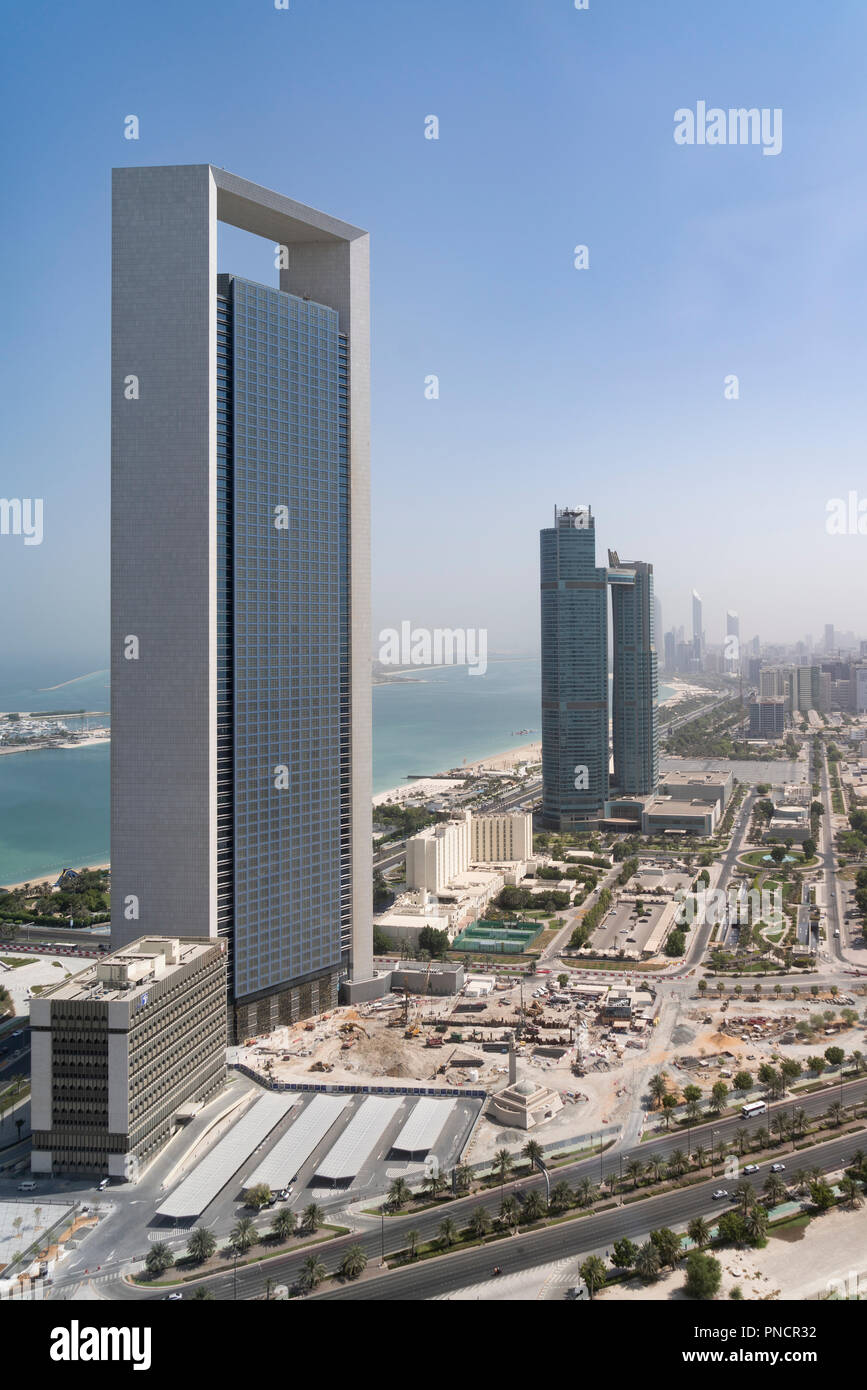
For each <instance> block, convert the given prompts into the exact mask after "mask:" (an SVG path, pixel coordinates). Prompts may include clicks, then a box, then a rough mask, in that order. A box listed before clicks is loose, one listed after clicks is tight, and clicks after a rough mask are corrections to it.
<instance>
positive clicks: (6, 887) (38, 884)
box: [0, 861, 111, 925]
mask: <svg viewBox="0 0 867 1390" xmlns="http://www.w3.org/2000/svg"><path fill="white" fill-rule="evenodd" d="M71 867H72V866H71V865H69V864H61V866H60V868H59V869H55V870H54V871H53V872H51V873H48V874H44V873H43V874H40V875H39V877H38V878H23V879H22V880H21V882H20V883H0V892H5V893H12V892H14V890H15V889H16V888H23V887H24V885H25V884H29V885H30V887H31V888H42V887H43V886H44V885H45V884H47V885H48V886H49V887H51V885H52V884H53V883H56V882H57V880H58V879H59V878H60V875H61V874H62V873H63V870H64V869H69V868H71ZM110 868H111V864H110V863H109V862H108V861H106V862H105V863H104V864H81V865H79V868H78V872H80V871H81V869H110ZM58 925H60V924H59V923H58Z"/></svg>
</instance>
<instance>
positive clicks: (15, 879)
mask: <svg viewBox="0 0 867 1390" xmlns="http://www.w3.org/2000/svg"><path fill="white" fill-rule="evenodd" d="M407 675H408V678H407V679H405V680H400V681H391V682H388V683H387V684H384V685H376V686H374V688H373V792H374V795H377V794H378V793H379V792H383V791H387V790H389V789H390V788H392V787H397V786H400V785H401V784H402V783H403V782H404V781H405V779H406V778H407V777H408V776H410V775H412V774H416V775H417V774H419V773H421V774H424V773H428V774H429V773H435V772H442V771H444V770H445V769H447V768H454V767H460V766H461V765H462V764H463V763H464V762H468V763H471V762H476V761H478V760H479V759H481V758H486V757H491V756H493V755H494V754H495V753H504V752H506V751H507V750H508V749H510V748H520V747H522V746H523V745H524V744H527V743H533V742H538V741H539V740H540V739H541V708H540V695H539V658H538V657H515V658H503V659H489V663H488V669H487V671H486V673H485V674H484V675H483V676H471V675H470V674H469V671H468V668H467V667H458V666H445V667H440V668H437V669H425V670H419V671H413V672H410V673H407ZM671 694H672V689H671V687H669V686H660V691H659V698H660V700H665V699H667V698H668V697H669V695H671ZM108 708H109V686H108V672H107V671H96V672H88V673H86V674H85V675H82V676H78V677H75V678H73V679H70V680H65V681H62V682H61V683H60V684H58V683H57V682H53V683H52V686H51V687H50V688H49V687H47V686H46V685H43V684H41V683H40V685H39V687H37V686H36V685H33V686H28V685H27V683H26V681H23V680H20V681H16V682H10V681H7V682H6V683H5V684H2V683H0V711H2V712H9V711H21V710H32V711H34V712H37V711H48V710H50V711H54V710H94V711H102V710H107V709H108ZM64 722H65V723H67V724H68V725H69V727H71V728H73V727H77V726H78V725H79V723H80V721H79V720H78V719H73V718H71V717H70V718H67V719H65V720H64ZM88 722H89V723H99V724H106V723H108V722H109V721H108V719H107V718H101V719H98V720H94V719H91V720H89V721H88ZM109 767H110V746H109V745H108V744H107V743H103V744H95V745H93V746H92V747H89V748H63V749H53V748H50V749H40V750H34V751H32V752H25V753H9V754H4V755H3V756H0V884H7V883H21V882H24V881H26V880H28V879H35V878H41V877H44V876H47V875H48V874H52V873H54V872H55V871H56V870H59V869H61V868H64V867H66V866H67V865H69V866H71V867H74V868H81V867H82V866H85V865H94V864H104V863H107V862H108V861H109V858H110V850H109Z"/></svg>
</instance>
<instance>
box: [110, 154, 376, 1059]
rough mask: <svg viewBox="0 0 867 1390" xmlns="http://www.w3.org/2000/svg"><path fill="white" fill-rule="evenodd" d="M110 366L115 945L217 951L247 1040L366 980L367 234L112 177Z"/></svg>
mask: <svg viewBox="0 0 867 1390" xmlns="http://www.w3.org/2000/svg"><path fill="white" fill-rule="evenodd" d="M220 221H222V222H225V223H230V224H231V225H233V226H235V227H239V228H241V229H242V230H244V231H247V232H252V233H255V234H258V235H259V236H262V237H264V238H266V239H267V240H268V241H269V242H270V243H271V244H272V245H273V248H274V256H275V265H279V267H280V276H279V288H277V287H272V286H267V285H259V284H253V283H251V282H249V281H247V280H243V279H241V278H239V277H236V276H233V275H229V274H227V275H220V276H218V275H217V263H216V262H217V255H216V253H217V224H218V222H220ZM112 371H113V382H112V742H113V748H112V888H113V894H112V897H113V919H112V939H113V944H114V945H115V946H122V945H124V944H125V943H126V942H128V941H129V940H131V939H133V938H135V937H140V936H142V935H143V934H151V933H160V934H165V933H167V932H170V931H178V932H182V933H183V935H184V936H193V937H215V936H220V937H222V938H224V939H225V941H226V945H227V955H228V968H229V996H230V1003H231V1025H232V1029H233V1031H234V1032H235V1033H236V1034H239V1035H241V1036H243V1035H245V1034H250V1033H258V1032H263V1031H265V1030H267V1029H268V1028H271V1027H273V1026H275V1025H276V1024H277V1023H281V1022H288V1021H291V1020H294V1019H296V1018H300V1017H304V1016H306V1015H307V1014H310V1013H313V1012H316V1011H318V1010H321V1009H323V1008H328V1007H330V1006H332V1005H333V1003H334V1002H336V998H337V990H338V985H339V982H340V981H341V980H343V979H352V980H354V981H356V982H357V981H359V980H362V979H367V978H369V977H370V976H371V975H372V922H371V914H372V904H371V897H370V882H371V788H370V778H371V770H370V743H371V737H370V656H371V641H370V612H369V461H368V455H369V327H368V238H367V235H366V234H365V233H364V232H362V231H360V230H359V229H358V228H356V227H351V226H349V225H348V224H346V223H344V222H339V221H337V220H336V219H335V218H332V217H329V216H326V215H325V214H323V213H320V212H316V211H314V210H312V209H310V208H306V207H303V206H302V205H301V204H298V203H295V202H293V201H292V200H291V199H289V198H285V197H283V196H282V195H280V194H276V193H273V192H270V191H269V190H267V189H263V188H259V187H257V186H256V185H255V184H251V183H248V182H247V181H246V180H244V179H240V178H237V177H236V176H235V175H232V174H228V173H226V172H225V171H224V170H222V169H217V168H214V167H213V166H210V165H190V166H179V167H169V168H139V169H122V170H116V171H115V175H114V212H113V300H112Z"/></svg>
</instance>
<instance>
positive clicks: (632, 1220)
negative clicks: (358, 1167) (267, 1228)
mask: <svg viewBox="0 0 867 1390" xmlns="http://www.w3.org/2000/svg"><path fill="white" fill-rule="evenodd" d="M863 1148H864V1137H863V1135H859V1134H853V1135H847V1136H844V1137H843V1138H840V1139H834V1140H831V1141H830V1142H829V1143H826V1144H822V1145H819V1146H817V1147H816V1148H813V1149H811V1150H809V1151H808V1152H806V1151H805V1152H803V1153H801V1154H799V1155H798V1156H797V1165H796V1166H797V1167H798V1168H801V1167H803V1168H806V1167H807V1166H808V1165H809V1166H810V1167H811V1168H812V1167H821V1168H823V1169H824V1170H825V1171H829V1170H834V1169H836V1168H840V1167H845V1166H846V1164H847V1163H848V1162H850V1161H851V1159H852V1157H853V1155H854V1154H855V1153H856V1152H857V1151H858V1150H859V1149H862V1150H863ZM794 1167H795V1165H794V1164H793V1170H794ZM767 1175H768V1164H766V1163H765V1164H763V1165H762V1168H761V1171H760V1172H758V1173H756V1174H754V1175H752V1176H749V1177H747V1178H746V1181H747V1182H750V1183H751V1184H752V1186H753V1188H754V1189H755V1190H756V1192H759V1193H760V1192H761V1187H762V1184H763V1183H764V1181H765V1179H766V1178H767ZM719 1186H720V1180H719V1179H712V1180H708V1181H707V1182H701V1183H696V1184H695V1185H693V1186H692V1187H688V1188H679V1189H677V1190H676V1191H674V1192H667V1193H665V1194H664V1195H663V1196H661V1197H650V1198H648V1199H647V1200H645V1201H640V1202H634V1203H632V1204H631V1205H626V1206H622V1207H617V1208H615V1209H612V1210H609V1211H604V1212H598V1213H596V1214H594V1215H593V1216H587V1217H583V1218H579V1219H577V1220H575V1221H566V1222H561V1223H560V1224H558V1225H556V1226H549V1227H547V1228H543V1229H542V1230H540V1231H538V1232H530V1233H527V1234H524V1235H517V1236H511V1237H506V1238H504V1239H502V1240H497V1241H494V1242H493V1243H491V1244H489V1245H485V1246H476V1247H474V1248H473V1249H471V1250H466V1251H463V1252H461V1253H457V1254H454V1255H450V1256H446V1257H444V1258H437V1259H435V1260H430V1261H421V1262H416V1263H414V1264H412V1265H408V1266H407V1267H406V1268H405V1269H398V1270H392V1271H389V1272H387V1273H386V1272H383V1273H381V1274H377V1275H376V1276H375V1277H373V1278H369V1279H364V1280H362V1281H361V1282H358V1283H351V1282H348V1281H347V1282H344V1283H341V1284H339V1285H338V1287H336V1288H333V1289H329V1290H327V1291H325V1292H322V1293H319V1294H313V1295H311V1297H312V1298H313V1299H314V1300H315V1301H316V1302H319V1301H320V1300H331V1299H364V1300H372V1299H384V1300H387V1301H401V1302H412V1301H418V1300H424V1299H430V1298H435V1297H437V1296H438V1295H442V1294H447V1293H449V1292H451V1291H452V1290H454V1289H459V1288H465V1287H466V1286H467V1285H468V1284H474V1283H477V1282H482V1281H485V1280H488V1279H490V1277H491V1272H492V1269H493V1266H494V1265H495V1264H496V1265H499V1267H500V1268H501V1269H502V1272H503V1274H506V1275H508V1274H516V1273H518V1272H519V1271H521V1270H526V1269H533V1268H534V1267H535V1266H537V1265H544V1264H549V1263H551V1262H553V1261H555V1260H563V1259H567V1258H569V1257H574V1256H579V1255H590V1254H594V1253H598V1254H601V1255H603V1256H605V1254H606V1253H607V1252H608V1251H609V1250H610V1249H611V1246H612V1245H613V1243H614V1241H615V1240H621V1239H623V1238H624V1237H626V1238H628V1239H630V1240H633V1241H635V1243H636V1244H639V1243H641V1242H642V1241H644V1240H646V1238H647V1236H648V1235H649V1233H650V1231H652V1230H656V1229H657V1228H658V1227H660V1226H680V1225H683V1224H684V1223H685V1222H688V1221H691V1220H692V1218H693V1217H695V1216H704V1217H707V1218H711V1217H713V1216H719V1215H720V1214H721V1213H722V1212H723V1211H727V1210H730V1209H731V1206H732V1203H730V1202H725V1201H723V1202H719V1201H714V1199H713V1196H712V1193H713V1192H714V1190H715V1189H716V1188H718V1187H719ZM723 1186H724V1187H727V1188H728V1189H729V1190H731V1189H732V1188H733V1187H734V1186H735V1183H734V1182H732V1181H730V1180H726V1181H725V1182H724V1183H723Z"/></svg>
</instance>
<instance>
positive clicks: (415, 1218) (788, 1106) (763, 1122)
mask: <svg viewBox="0 0 867 1390" xmlns="http://www.w3.org/2000/svg"><path fill="white" fill-rule="evenodd" d="M841 1093H842V1097H843V1099H844V1100H845V1101H846V1102H847V1103H848V1104H852V1103H854V1102H855V1101H858V1102H861V1101H863V1100H864V1099H865V1098H867V1078H862V1079H859V1080H856V1081H849V1082H846V1083H845V1085H844V1086H843V1087H842V1091H841V1088H840V1087H832V1088H828V1089H827V1090H825V1091H821V1092H818V1093H814V1094H812V1095H809V1096H803V1097H795V1098H789V1099H787V1100H785V1101H781V1102H778V1103H777V1104H775V1105H771V1106H769V1107H768V1111H767V1112H766V1113H765V1114H763V1115H760V1116H758V1117H757V1118H755V1119H753V1120H744V1119H743V1117H742V1116H741V1115H733V1116H730V1117H729V1118H727V1119H722V1120H717V1121H715V1122H713V1123H711V1124H705V1125H698V1126H695V1127H693V1128H692V1130H691V1131H688V1132H687V1134H684V1133H683V1131H679V1132H677V1133H675V1134H663V1135H660V1136H659V1137H658V1138H655V1139H650V1140H648V1141H647V1142H646V1143H644V1144H640V1145H638V1146H637V1147H636V1148H634V1149H633V1150H631V1151H629V1150H627V1151H625V1152H622V1153H621V1152H619V1151H618V1152H617V1153H616V1154H615V1153H614V1152H612V1151H610V1150H609V1151H608V1152H607V1153H606V1154H603V1155H601V1156H599V1157H594V1158H588V1159H582V1160H580V1161H579V1162H577V1163H571V1164H567V1165H564V1166H563V1167H562V1168H557V1169H556V1170H552V1174H551V1176H552V1179H553V1182H555V1183H556V1182H561V1181H565V1182H568V1183H569V1184H570V1185H571V1186H573V1187H574V1186H575V1185H576V1184H577V1183H578V1182H580V1180H581V1179H582V1178H585V1177H586V1178H590V1180H591V1181H592V1182H593V1183H594V1184H596V1183H599V1182H600V1181H602V1180H603V1179H604V1178H606V1177H608V1176H611V1175H617V1176H619V1175H620V1173H621V1170H622V1171H623V1172H624V1173H625V1172H626V1168H627V1164H628V1163H629V1160H630V1159H631V1158H633V1157H634V1158H637V1159H638V1160H640V1161H641V1162H642V1163H643V1164H647V1162H648V1161H649V1160H650V1159H651V1158H665V1157H667V1156H668V1155H670V1154H672V1153H673V1152H674V1151H675V1150H676V1149H681V1150H682V1151H684V1152H691V1151H692V1150H693V1149H695V1147H696V1146H697V1145H698V1144H703V1145H704V1147H705V1149H709V1148H710V1147H711V1144H713V1145H714V1146H715V1147H718V1146H719V1143H720V1141H721V1140H734V1138H735V1136H736V1133H737V1131H738V1130H739V1129H745V1130H747V1132H748V1133H752V1132H754V1131H755V1130H757V1129H760V1128H764V1127H765V1126H767V1125H768V1124H769V1123H770V1122H771V1121H772V1119H773V1117H774V1115H776V1114H777V1113H779V1112H784V1113H789V1112H791V1111H792V1110H793V1109H803V1110H804V1111H805V1112H806V1114H807V1115H808V1116H815V1115H821V1114H823V1113H824V1112H825V1111H826V1110H827V1109H828V1106H829V1105H830V1104H831V1102H832V1101H833V1100H836V1099H837V1098H838V1097H839V1096H840V1095H841ZM853 1141H854V1142H853V1144H852V1152H854V1150H855V1149H856V1148H858V1147H862V1148H867V1141H865V1138H864V1136H863V1135H861V1136H853ZM812 1152H813V1151H812V1150H804V1151H802V1152H801V1153H799V1154H798V1155H797V1159H796V1160H795V1159H792V1160H791V1161H792V1163H793V1165H794V1166H796V1167H806V1166H807V1165H808V1164H812V1162H813V1159H812ZM766 1174H767V1162H765V1163H763V1165H762V1174H761V1176H762V1178H764V1176H766ZM542 1186H543V1184H542V1178H541V1177H540V1176H538V1175H537V1176H534V1177H532V1178H523V1179H520V1180H518V1181H516V1182H512V1183H507V1184H506V1187H505V1191H507V1192H512V1193H521V1192H525V1191H527V1190H529V1189H531V1188H539V1189H540V1190H541V1189H542ZM702 1186H718V1183H716V1182H712V1181H711V1179H708V1183H707V1184H703V1185H702ZM694 1190H697V1188H696V1189H680V1190H679V1192H678V1193H676V1194H673V1195H674V1197H675V1198H676V1199H683V1200H686V1199H687V1197H688V1193H691V1192H692V1191H694ZM665 1200H667V1197H665V1198H652V1199H648V1201H653V1202H658V1201H665ZM500 1202H501V1194H500V1189H499V1187H496V1188H493V1189H491V1190H490V1191H489V1192H486V1193H482V1194H476V1195H474V1196H471V1197H464V1198H461V1199H460V1200H458V1201H454V1202H449V1203H448V1204H445V1205H442V1206H437V1207H436V1208H434V1209H432V1210H429V1211H421V1212H416V1213H413V1214H411V1215H409V1216H402V1217H391V1218H388V1219H387V1220H386V1221H385V1222H384V1226H383V1227H382V1228H380V1227H374V1228H373V1229H368V1230H365V1231H355V1232H353V1233H352V1234H351V1235H348V1236H341V1237H338V1238H337V1239H336V1240H333V1241H328V1242H326V1243H324V1244H323V1245H321V1246H318V1247H316V1253H317V1255H319V1257H320V1258H321V1259H322V1262H323V1264H324V1265H325V1267H326V1269H327V1270H328V1271H329V1272H333V1271H334V1270H335V1269H336V1268H337V1266H338V1264H339V1263H340V1259H341V1258H342V1255H343V1253H344V1251H345V1250H346V1248H347V1246H349V1245H355V1244H358V1245H361V1246H362V1248H363V1249H364V1250H365V1251H366V1252H367V1254H368V1256H369V1258H370V1259H371V1260H372V1259H374V1258H378V1257H379V1255H380V1253H381V1249H382V1242H383V1237H384V1248H385V1251H386V1253H387V1254H388V1253H393V1252H395V1251H397V1250H400V1249H402V1248H403V1247H404V1246H405V1244H406V1233H407V1231H409V1230H416V1231H418V1233H419V1241H420V1242H424V1241H425V1240H430V1239H432V1238H433V1237H434V1236H435V1235H436V1233H437V1230H438V1228H439V1225H440V1222H441V1221H442V1220H443V1219H444V1218H445V1217H446V1216H448V1217H451V1219H452V1220H453V1221H454V1222H455V1223H456V1225H458V1226H460V1225H462V1224H466V1221H467V1220H468V1218H469V1216H470V1214H471V1213H472V1212H473V1211H475V1210H476V1209H477V1208H478V1207H484V1208H485V1210H486V1211H488V1212H489V1213H490V1215H491V1216H496V1215H497V1213H498V1212H499V1210H500ZM639 1205H642V1206H645V1205H646V1203H641V1204H639ZM630 1210H631V1208H630V1207H628V1206H627V1207H624V1208H623V1209H622V1210H621V1209H619V1208H618V1212H619V1216H615V1217H614V1220H615V1223H616V1222H618V1221H619V1220H620V1219H621V1218H624V1219H625V1217H624V1213H627V1212H629V1211H630ZM695 1214H696V1212H695V1211H694V1210H692V1209H690V1210H689V1211H688V1212H687V1215H686V1216H685V1217H682V1218H679V1219H683V1220H688V1219H689V1217H690V1216H693V1215H695ZM600 1215H601V1214H600ZM329 1219H330V1220H332V1221H335V1222H339V1221H340V1219H341V1218H340V1214H339V1213H335V1214H334V1215H333V1216H330V1217H329ZM591 1219H593V1220H595V1219H596V1218H590V1217H586V1218H582V1219H581V1220H580V1221H579V1222H578V1224H579V1225H580V1226H581V1227H582V1230H583V1229H584V1228H585V1225H586V1223H587V1222H589V1221H590V1220H591ZM345 1224H348V1223H345ZM570 1224H571V1223H566V1224H565V1225H558V1226H557V1227H555V1228H553V1231H552V1234H553V1233H555V1232H563V1231H565V1230H567V1229H568V1226H569V1225H570ZM652 1224H654V1225H658V1224H660V1221H657V1220H655V1221H654V1222H653V1223H652ZM615 1229H616V1231H617V1234H618V1235H621V1234H628V1232H627V1231H624V1230H622V1229H621V1228H620V1225H615ZM591 1248H593V1247H591ZM510 1249H511V1246H510ZM309 1253H310V1251H309V1250H307V1251H304V1250H299V1251H297V1252H295V1253H292V1254H289V1255H285V1256H280V1257H278V1258H275V1259H271V1260H268V1261H267V1262H266V1264H265V1265H264V1266H261V1267H256V1268H246V1269H244V1268H242V1269H239V1270H238V1276H237V1278H238V1297H239V1298H256V1297H258V1295H259V1294H260V1293H261V1292H262V1291H263V1290H264V1286H265V1279H266V1278H271V1279H274V1280H276V1282H278V1283H290V1284H291V1283H293V1282H294V1281H295V1280H296V1279H297V1278H298V1276H299V1275H300V1272H301V1268H302V1266H303V1263H304V1260H305V1259H306V1257H307V1255H308V1254H309ZM563 1253H564V1252H563V1251H562V1250H561V1251H560V1254H561V1255H562V1254H563ZM565 1253H568V1252H565ZM544 1262H545V1257H544V1256H541V1255H538V1256H536V1255H534V1257H533V1259H532V1260H530V1261H528V1263H527V1264H526V1265H525V1266H522V1267H523V1268H530V1267H531V1266H532V1264H534V1263H539V1264H543V1263H544ZM501 1263H502V1261H501ZM127 1264H128V1261H125V1262H124V1261H118V1262H116V1263H115V1265H114V1266H112V1265H111V1264H110V1262H104V1263H103V1271H104V1272H109V1271H111V1270H112V1269H120V1268H121V1267H125V1266H126V1265H127ZM415 1268H416V1269H418V1268H421V1266H416V1267H415ZM488 1272H490V1264H489V1266H488ZM81 1280H82V1275H81V1274H78V1275H75V1276H63V1275H61V1276H60V1277H59V1278H58V1279H57V1280H55V1283H54V1286H53V1288H52V1297H61V1298H62V1297H64V1296H69V1295H70V1293H71V1292H72V1290H73V1288H74V1287H77V1286H78V1285H79V1284H80V1283H81ZM208 1287H209V1288H210V1289H211V1290H212V1291H213V1292H214V1293H215V1295H216V1297H217V1298H232V1297H233V1289H234V1275H233V1273H232V1271H231V1269H228V1270H227V1272H226V1273H220V1274H217V1275H213V1276H212V1277H211V1278H210V1279H209V1280H208ZM454 1287H457V1285H455V1286H454ZM105 1296H106V1297H108V1298H111V1299H119V1300H128V1299H133V1300H136V1299H150V1298H155V1297H165V1292H163V1293H162V1294H154V1293H151V1292H150V1291H149V1290H147V1289H146V1288H141V1289H139V1288H134V1287H131V1286H130V1285H128V1284H126V1283H125V1282H124V1281H123V1280H122V1279H121V1278H120V1277H116V1278H114V1279H113V1280H111V1281H110V1282H109V1284H108V1285H107V1286H106V1288H105ZM424 1296H425V1297H427V1295H424Z"/></svg>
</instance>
